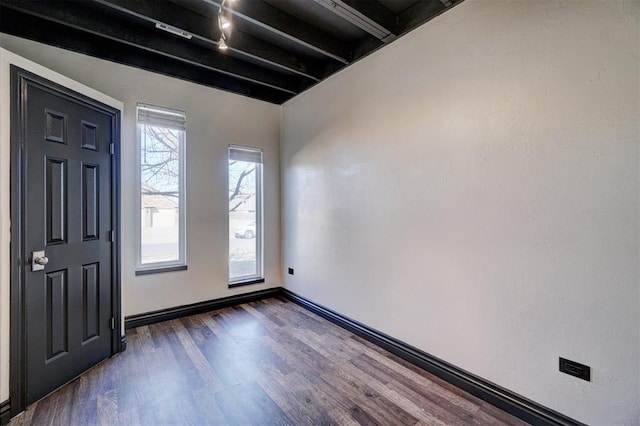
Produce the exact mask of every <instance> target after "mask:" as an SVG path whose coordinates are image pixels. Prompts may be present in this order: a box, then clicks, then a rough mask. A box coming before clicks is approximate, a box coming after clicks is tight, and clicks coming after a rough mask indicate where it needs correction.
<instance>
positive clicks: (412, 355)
mask: <svg viewBox="0 0 640 426" xmlns="http://www.w3.org/2000/svg"><path fill="white" fill-rule="evenodd" d="M281 291H282V295H284V297H286V298H287V299H289V300H291V301H292V302H294V303H296V304H298V305H300V306H302V307H304V308H306V309H308V310H309V311H311V312H314V313H316V314H318V315H320V316H321V317H323V318H326V319H327V320H329V321H331V322H333V323H334V324H337V325H339V326H341V327H342V328H344V329H346V330H349V331H350V332H352V333H354V334H356V335H358V336H360V337H362V338H364V339H366V340H368V341H369V342H371V343H374V344H375V345H378V346H380V347H381V348H383V349H386V350H388V351H389V352H391V353H393V354H395V355H397V356H399V357H400V358H402V359H404V360H406V361H408V362H410V363H412V364H414V365H416V366H418V367H420V368H422V369H423V370H426V371H428V372H430V373H432V374H434V375H436V376H438V377H440V378H441V379H443V380H445V381H447V382H449V383H451V384H452V385H454V386H457V387H459V388H460V389H463V390H465V391H467V392H469V393H470V394H472V395H475V396H477V397H478V398H480V399H482V400H484V401H486V402H488V403H489V404H492V405H495V406H496V407H498V408H500V409H502V410H504V411H506V412H507V413H509V414H512V415H514V416H516V417H518V418H520V419H522V420H524V421H525V422H528V423H531V424H533V425H563V426H576V425H582V426H584V424H583V423H580V422H578V421H576V420H574V419H572V418H570V417H567V416H565V415H564V414H560V413H558V412H557V411H554V410H551V409H549V408H546V407H544V406H542V405H540V404H538V403H536V402H534V401H531V400H529V399H527V398H524V397H522V396H520V395H518V394H516V393H513V392H511V391H509V390H508V389H505V388H503V387H500V386H498V385H496V384H494V383H491V382H489V381H488V380H485V379H483V378H481V377H478V376H476V375H474V374H472V373H469V372H468V371H465V370H462V369H460V368H458V367H456V366H454V365H452V364H449V363H448V362H446V361H443V360H441V359H438V358H436V357H434V356H432V355H429V354H428V353H426V352H423V351H421V350H420V349H417V348H414V347H413V346H410V345H408V344H406V343H404V342H402V341H400V340H398V339H395V338H393V337H391V336H388V335H386V334H384V333H381V332H379V331H377V330H374V329H373V328H371V327H368V326H366V325H364V324H362V323H359V322H357V321H354V320H352V319H350V318H347V317H345V316H344V315H341V314H339V313H337V312H335V311H333V310H331V309H329V308H325V307H324V306H322V305H318V304H317V303H314V302H312V301H310V300H309V299H306V298H304V297H302V296H298V295H297V294H295V293H293V292H292V291H290V290H287V289H285V288H283V289H282V290H281Z"/></svg>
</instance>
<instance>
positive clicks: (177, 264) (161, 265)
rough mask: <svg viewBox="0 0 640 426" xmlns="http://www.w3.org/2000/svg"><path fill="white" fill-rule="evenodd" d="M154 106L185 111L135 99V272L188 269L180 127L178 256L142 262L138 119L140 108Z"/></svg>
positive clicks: (183, 139)
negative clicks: (162, 260)
mask: <svg viewBox="0 0 640 426" xmlns="http://www.w3.org/2000/svg"><path fill="white" fill-rule="evenodd" d="M145 107H149V108H156V109H159V110H162V111H167V112H170V113H175V114H182V115H184V118H185V121H186V116H187V114H186V112H184V111H180V110H177V109H173V108H167V107H161V106H157V105H152V104H147V103H142V102H138V103H136V191H137V195H136V269H135V275H147V274H154V273H162V272H173V271H180V270H186V269H187V218H186V216H187V214H186V210H187V209H186V207H187V203H186V198H187V197H186V195H187V194H186V164H187V163H186V145H187V143H186V142H187V130H186V128H185V130H182V135H181V136H182V137H181V138H180V141H179V145H178V169H179V171H178V192H179V193H180V195H179V197H178V259H177V260H170V261H165V262H154V263H144V264H143V263H142V173H141V170H142V168H141V166H142V152H141V149H142V129H141V126H140V123H139V121H138V109H139V108H145Z"/></svg>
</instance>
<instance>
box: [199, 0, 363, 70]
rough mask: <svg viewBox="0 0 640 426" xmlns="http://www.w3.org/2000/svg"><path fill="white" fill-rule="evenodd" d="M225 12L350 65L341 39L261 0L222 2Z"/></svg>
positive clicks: (216, 2) (215, 1)
mask: <svg viewBox="0 0 640 426" xmlns="http://www.w3.org/2000/svg"><path fill="white" fill-rule="evenodd" d="M202 1H204V2H206V3H209V4H211V5H213V6H214V7H220V1H219V0H202ZM230 4H231V6H230ZM224 10H225V11H227V12H228V13H230V14H232V15H234V16H236V17H238V18H240V19H242V20H244V21H246V22H248V23H250V24H252V25H257V26H259V27H261V28H263V29H265V30H267V31H270V32H272V33H274V34H277V35H279V36H281V37H284V38H286V39H288V40H291V41H293V42H295V43H297V44H299V45H301V46H304V47H305V48H307V49H311V50H313V51H315V52H318V53H321V54H323V55H325V56H327V57H329V58H332V59H335V60H336V61H339V62H342V63H343V64H348V63H349V62H350V59H351V52H350V51H349V50H348V49H346V48H345V47H344V46H343V44H344V43H342V42H341V41H340V40H337V39H335V38H334V37H333V36H332V35H331V34H327V33H325V32H323V31H320V30H319V29H317V28H315V27H313V26H311V25H309V24H307V23H306V22H304V21H301V20H299V19H297V18H295V17H294V16H291V15H289V14H288V13H285V12H283V11H281V10H280V9H278V8H276V7H274V6H271V5H269V4H267V3H264V2H262V1H260V0H253V1H250V2H247V1H244V2H243V1H238V2H235V3H225V6H224Z"/></svg>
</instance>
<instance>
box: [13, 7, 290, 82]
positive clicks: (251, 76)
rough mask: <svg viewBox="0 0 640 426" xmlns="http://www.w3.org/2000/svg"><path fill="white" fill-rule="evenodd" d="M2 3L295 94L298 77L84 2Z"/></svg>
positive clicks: (175, 58) (50, 19) (174, 58)
mask: <svg viewBox="0 0 640 426" xmlns="http://www.w3.org/2000/svg"><path fill="white" fill-rule="evenodd" d="M3 5H4V6H6V7H8V8H12V9H16V10H19V11H21V12H24V13H27V14H30V15H34V16H37V17H39V18H42V19H46V20H49V21H53V22H56V23H58V24H62V25H66V26H70V27H72V28H76V29H79V30H82V31H86V32H88V33H91V34H95V35H98V36H101V37H105V38H107V39H110V40H115V41H118V42H121V43H124V44H128V45H131V46H134V47H137V48H139V49H143V50H147V51H150V52H153V53H157V54H160V55H162V56H166V57H168V58H170V59H173V60H177V61H180V62H185V63H188V64H190V65H194V66H197V67H201V68H205V69H208V70H211V71H216V72H219V73H222V74H225V75H228V76H231V77H234V78H239V79H241V80H246V81H250V82H252V83H257V84H261V85H263V86H267V87H271V88H274V89H277V90H282V91H285V92H287V93H291V94H296V93H297V92H298V91H299V89H300V85H299V83H298V81H297V78H288V77H287V76H285V75H283V74H279V73H276V72H273V71H269V70H264V69H261V68H258V67H255V66H253V65H251V64H247V63H245V62H243V61H240V60H238V59H235V58H232V57H230V56H228V55H223V54H221V53H218V52H216V51H214V50H211V49H206V48H203V47H199V46H195V45H193V44H190V43H189V42H186V40H185V41H183V40H181V39H179V38H178V37H174V36H171V35H165V34H164V33H161V32H159V31H157V30H155V29H150V30H143V29H137V28H134V27H132V26H131V25H127V24H126V23H121V22H119V21H116V20H105V19H104V17H103V16H100V14H98V13H96V12H95V10H92V9H91V8H86V7H83V4H74V5H73V7H72V8H71V9H70V10H65V9H63V8H61V7H59V5H56V4H55V3H46V2H24V1H18V0H5V1H4V3H3Z"/></svg>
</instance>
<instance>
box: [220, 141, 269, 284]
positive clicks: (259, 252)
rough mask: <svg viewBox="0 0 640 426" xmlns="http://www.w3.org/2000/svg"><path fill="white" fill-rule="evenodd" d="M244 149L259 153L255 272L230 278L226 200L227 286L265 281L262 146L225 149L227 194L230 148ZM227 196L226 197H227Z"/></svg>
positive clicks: (257, 165)
mask: <svg viewBox="0 0 640 426" xmlns="http://www.w3.org/2000/svg"><path fill="white" fill-rule="evenodd" d="M232 149H238V150H246V151H252V152H259V153H260V162H259V163H255V165H256V170H255V172H256V233H255V237H256V273H255V274H252V275H243V276H240V277H235V278H233V279H232V278H231V262H230V260H231V259H230V256H231V247H230V240H229V239H230V235H231V229H230V228H231V226H230V225H231V216H230V214H229V213H230V212H229V207H228V204H229V203H228V200H227V235H229V237H228V238H227V267H228V272H227V279H228V281H229V288H232V287H239V286H243V285H249V284H257V283H263V282H265V278H264V227H263V224H264V203H263V192H264V187H263V181H264V178H263V173H264V151H263V149H262V148H259V147H255V146H246V145H236V144H230V145H229V147H228V149H227V179H226V182H227V188H226V191H227V194H228V193H229V161H230V160H231V150H232ZM227 198H228V197H227Z"/></svg>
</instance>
